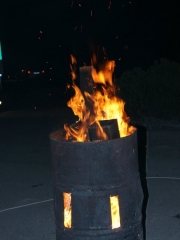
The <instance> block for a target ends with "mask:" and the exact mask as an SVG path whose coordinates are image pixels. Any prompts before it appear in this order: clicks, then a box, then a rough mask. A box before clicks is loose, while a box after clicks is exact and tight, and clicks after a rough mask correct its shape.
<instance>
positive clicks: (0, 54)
mask: <svg viewBox="0 0 180 240" xmlns="http://www.w3.org/2000/svg"><path fill="white" fill-rule="evenodd" d="M0 60H2V51H1V42H0Z"/></svg>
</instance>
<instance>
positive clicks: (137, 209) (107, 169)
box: [50, 130, 143, 240]
mask: <svg viewBox="0 0 180 240" xmlns="http://www.w3.org/2000/svg"><path fill="white" fill-rule="evenodd" d="M64 134H65V133H64V131H63V130H58V131H55V132H53V133H51V134H50V143H51V154H52V162H53V187H54V212H55V219H56V240H142V239H143V230H142V214H141V210H142V201H143V193H142V188H141V183H140V177H139V171H138V169H139V168H138V152H137V131H135V132H134V133H133V134H131V135H130V136H127V137H123V138H118V139H113V140H106V141H96V142H70V141H65V140H64ZM113 199H115V202H116V203H115V205H116V206H115V209H113V208H114V205H113V203H112V200H113ZM113 214H116V220H114V218H113ZM67 220H68V221H69V222H68V223H67V222H66V221H67ZM115 221H116V222H117V223H116V222H115Z"/></svg>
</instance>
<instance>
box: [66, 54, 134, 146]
mask: <svg viewBox="0 0 180 240" xmlns="http://www.w3.org/2000/svg"><path fill="white" fill-rule="evenodd" d="M75 64H76V59H75V57H74V56H72V55H71V65H70V69H71V76H72V88H73V89H74V91H75V95H74V96H73V97H72V98H71V99H70V100H69V101H68V102H67V106H68V107H71V108H72V110H73V112H74V114H75V115H76V116H78V117H79V121H78V124H77V125H76V126H70V127H69V126H67V125H66V124H65V125H64V129H65V131H66V140H68V139H70V138H73V139H71V140H73V141H79V142H84V141H88V127H89V126H90V125H91V124H93V123H94V122H96V124H97V126H98V127H97V135H98V136H101V137H100V139H103V140H106V139H107V136H106V134H105V133H104V131H103V129H102V127H101V126H100V124H99V122H98V121H99V120H110V119H117V122H118V128H119V134H120V137H125V136H128V135H130V134H132V133H133V132H134V129H135V128H134V127H132V126H129V124H128V123H129V117H128V116H127V115H126V113H125V111H124V105H125V102H124V101H123V100H122V99H120V98H118V97H117V96H116V89H115V86H114V84H113V77H112V75H113V72H114V67H115V61H106V62H105V63H104V64H101V65H98V64H97V59H96V55H95V54H93V56H92V64H93V67H92V71H91V75H92V79H93V81H94V85H95V86H94V88H93V94H89V93H88V92H84V96H83V94H82V92H81V90H80V89H79V88H78V87H77V85H76V84H75V79H76V73H75V70H76V67H75ZM94 66H96V68H95V67H94ZM97 66H98V67H97ZM97 69H98V70H97ZM87 103H88V106H89V105H91V107H90V109H91V110H90V109H89V108H87Z"/></svg>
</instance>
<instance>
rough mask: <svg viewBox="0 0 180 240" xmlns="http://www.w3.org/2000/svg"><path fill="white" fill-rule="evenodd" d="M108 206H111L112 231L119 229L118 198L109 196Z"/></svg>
mask: <svg viewBox="0 0 180 240" xmlns="http://www.w3.org/2000/svg"><path fill="white" fill-rule="evenodd" d="M110 206H111V222H112V229H114V228H119V227H120V226H121V222H120V211H119V210H120V206H119V198H118V195H117V196H110Z"/></svg>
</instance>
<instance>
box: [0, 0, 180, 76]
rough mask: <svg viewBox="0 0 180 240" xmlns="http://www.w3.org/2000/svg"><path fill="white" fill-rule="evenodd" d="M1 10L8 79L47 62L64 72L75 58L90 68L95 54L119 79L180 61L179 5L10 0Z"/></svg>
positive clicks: (172, 1) (154, 0) (158, 0)
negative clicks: (139, 69)
mask: <svg viewBox="0 0 180 240" xmlns="http://www.w3.org/2000/svg"><path fill="white" fill-rule="evenodd" d="M0 11H1V12H0V40H1V44H2V54H3V66H4V75H6V74H9V72H13V73H14V74H17V73H18V72H20V70H21V69H23V68H30V69H35V68H42V67H43V66H44V64H45V62H46V61H49V62H50V63H51V64H52V66H53V68H54V69H55V70H56V71H62V72H63V71H66V70H67V69H68V66H69V54H70V53H73V54H74V55H75V56H76V58H77V60H78V63H79V65H83V64H87V65H88V64H90V58H91V54H92V51H95V52H96V53H97V54H98V56H99V59H100V60H102V59H103V58H104V57H106V58H108V59H114V60H115V61H116V65H117V67H116V68H117V72H118V73H119V74H120V73H121V72H122V71H125V70H127V69H131V68H133V67H135V66H139V67H142V68H147V67H149V66H150V65H152V64H153V62H154V60H157V59H159V58H161V57H166V58H168V59H170V60H175V61H176V62H180V33H179V32H180V28H179V26H180V1H177V0H166V1H163V0H151V1H141V0H139V1H138V0H132V1H130V0H129V1H127V0H111V1H109V0H108V1H106V0H98V1H97V0H96V1H95V0H94V1H93V0H84V1H83V0H74V1H73V0H70V1H69V0H51V1H50V0H49V1H47V0H31V1H29V0H4V1H1V9H0Z"/></svg>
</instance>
